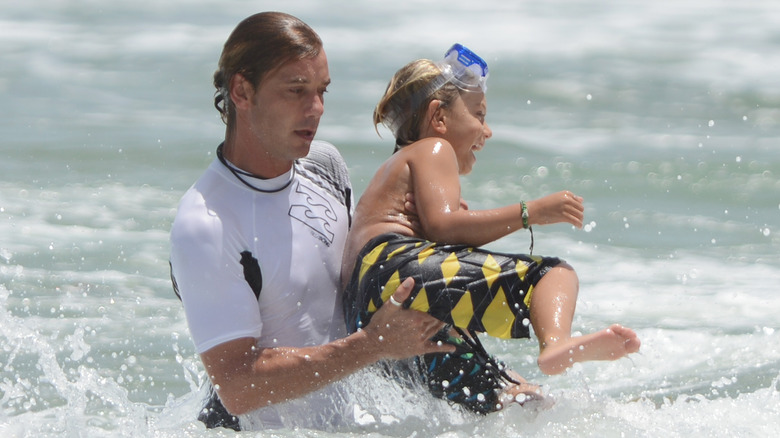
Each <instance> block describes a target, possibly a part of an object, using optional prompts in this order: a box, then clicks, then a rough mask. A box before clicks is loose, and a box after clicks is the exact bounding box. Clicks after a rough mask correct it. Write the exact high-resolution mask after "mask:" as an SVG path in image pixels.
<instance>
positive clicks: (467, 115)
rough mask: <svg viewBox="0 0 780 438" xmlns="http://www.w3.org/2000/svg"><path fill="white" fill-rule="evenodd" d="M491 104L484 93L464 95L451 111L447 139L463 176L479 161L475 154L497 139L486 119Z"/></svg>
mask: <svg viewBox="0 0 780 438" xmlns="http://www.w3.org/2000/svg"><path fill="white" fill-rule="evenodd" d="M486 116H487V100H486V99H485V93H482V92H463V93H460V97H459V98H458V99H456V100H455V102H454V103H453V105H452V107H451V108H450V114H449V120H448V123H447V131H446V133H445V135H444V138H445V139H446V140H447V141H449V142H450V144H452V147H453V149H455V155H456V156H457V158H458V170H459V172H460V174H461V175H466V174H468V173H469V172H471V169H472V167H473V166H474V163H475V162H476V161H477V157H476V156H475V155H474V152H476V151H479V150H481V149H482V148H483V147H484V146H485V141H487V139H488V138H490V137H491V136H492V135H493V131H491V130H490V127H489V126H488V124H487V122H486V121H485V117H486Z"/></svg>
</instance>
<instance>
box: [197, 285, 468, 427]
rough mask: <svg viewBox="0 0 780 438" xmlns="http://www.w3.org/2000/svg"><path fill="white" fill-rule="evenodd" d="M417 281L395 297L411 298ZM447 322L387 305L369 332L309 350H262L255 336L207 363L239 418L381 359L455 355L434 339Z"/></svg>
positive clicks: (220, 349)
mask: <svg viewBox="0 0 780 438" xmlns="http://www.w3.org/2000/svg"><path fill="white" fill-rule="evenodd" d="M413 286H414V280H412V279H407V280H406V281H404V282H403V283H402V284H401V286H399V288H398V290H396V292H395V294H394V297H395V298H396V300H397V301H398V302H403V301H404V300H405V299H406V298H408V296H409V294H410V293H411V291H412V288H413ZM443 325H444V324H443V323H442V322H441V321H439V320H437V319H435V318H433V317H432V316H430V315H428V314H425V313H422V312H418V311H414V310H406V309H402V308H401V307H397V306H394V305H391V304H388V305H386V306H382V307H381V308H380V309H379V310H378V311H377V312H376V313H375V314H374V316H373V318H372V319H371V322H370V323H369V324H368V326H366V328H365V329H363V330H361V331H358V332H356V333H353V334H352V335H350V336H348V337H346V338H343V339H339V340H337V341H334V342H331V343H328V344H325V345H321V346H316V347H305V348H286V347H278V348H258V347H257V346H256V345H255V339H254V338H241V339H236V340H233V341H229V342H225V343H223V344H220V345H218V346H216V347H214V348H212V349H210V350H208V351H205V352H204V353H202V354H201V360H202V361H203V364H204V366H205V367H206V372H207V373H208V375H209V378H210V379H211V383H212V384H213V385H214V388H215V389H216V391H217V394H219V398H220V399H221V400H222V404H223V405H224V406H225V408H226V409H227V410H228V411H229V412H230V413H231V414H233V415H241V414H244V413H247V412H250V411H253V410H255V409H257V408H260V407H264V406H267V405H270V404H274V403H280V402H283V401H286V400H291V399H295V398H298V397H301V396H303V395H305V394H308V393H310V392H312V391H315V390H317V389H320V388H322V387H324V386H326V385H328V384H330V383H332V382H335V381H337V380H340V379H342V378H344V377H346V376H348V375H350V374H352V373H354V372H355V371H358V370H360V369H361V368H363V367H365V366H367V365H370V364H372V363H374V362H376V361H378V360H380V359H404V358H407V357H412V356H417V355H420V354H425V353H435V352H452V351H453V347H452V346H451V345H448V344H441V345H440V344H436V343H433V342H431V341H430V339H431V338H432V337H433V336H434V335H435V334H436V332H438V331H439V330H440V329H441V328H442V327H443Z"/></svg>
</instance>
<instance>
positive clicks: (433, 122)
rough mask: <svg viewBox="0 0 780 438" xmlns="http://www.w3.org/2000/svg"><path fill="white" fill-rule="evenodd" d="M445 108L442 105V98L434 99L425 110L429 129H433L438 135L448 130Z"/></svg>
mask: <svg viewBox="0 0 780 438" xmlns="http://www.w3.org/2000/svg"><path fill="white" fill-rule="evenodd" d="M445 113H446V111H444V108H442V106H441V100H438V99H433V100H432V101H431V102H430V103H429V104H428V109H427V110H426V111H425V120H426V121H427V123H426V124H427V126H428V128H429V129H431V130H433V132H434V133H436V134H437V135H444V134H445V133H446V132H447V121H448V120H447V115H446V114H445Z"/></svg>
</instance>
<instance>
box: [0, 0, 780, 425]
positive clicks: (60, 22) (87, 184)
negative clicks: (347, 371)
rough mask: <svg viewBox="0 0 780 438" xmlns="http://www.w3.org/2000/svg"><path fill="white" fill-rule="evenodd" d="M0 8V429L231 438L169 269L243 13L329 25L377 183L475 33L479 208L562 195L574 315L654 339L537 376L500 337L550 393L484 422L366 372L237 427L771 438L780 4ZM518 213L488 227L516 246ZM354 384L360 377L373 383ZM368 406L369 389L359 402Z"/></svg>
mask: <svg viewBox="0 0 780 438" xmlns="http://www.w3.org/2000/svg"><path fill="white" fill-rule="evenodd" d="M11 3H12V4H6V5H4V6H3V8H2V11H0V45H2V47H3V50H2V52H1V53H0V98H1V102H2V103H0V105H1V108H2V115H3V117H2V118H0V138H2V140H0V151H2V155H1V157H2V160H0V436H3V437H46V436H52V437H53V436H58V437H59V436H69V437H98V436H101V437H102V436H133V437H135V436H149V437H151V436H154V437H182V436H187V437H190V436H193V437H215V436H232V435H233V433H232V431H231V432H228V431H219V430H217V431H214V430H206V429H205V428H204V427H203V426H202V425H201V424H200V423H198V422H197V421H196V420H195V419H194V417H195V413H196V411H197V410H198V408H199V403H200V397H201V396H202V394H201V393H200V390H199V387H200V385H201V383H202V382H203V379H204V378H205V376H204V373H203V370H202V366H201V365H200V362H199V360H198V358H197V356H196V355H195V353H194V349H193V346H192V343H191V341H190V339H189V335H188V331H187V326H186V322H185V321H184V316H183V313H182V310H181V306H180V304H179V302H178V300H177V299H176V297H175V296H174V294H173V292H172V289H171V286H170V280H169V274H168V262H167V260H168V231H169V228H170V224H171V221H172V219H173V217H174V214H175V209H176V205H177V203H178V200H179V198H180V196H181V195H182V194H183V192H184V191H185V190H186V189H187V187H188V186H189V185H190V184H191V183H192V182H194V181H195V179H196V178H197V177H198V176H199V175H200V173H201V172H202V171H203V170H204V169H205V167H206V166H207V165H208V163H209V162H210V161H211V160H213V159H214V149H215V147H216V145H217V144H218V143H219V141H220V140H221V138H222V135H223V130H224V128H223V126H222V125H221V122H220V121H219V119H218V117H217V113H216V111H215V110H214V109H213V108H212V96H213V89H212V86H211V74H212V73H213V71H214V68H215V66H216V61H217V58H218V56H219V52H220V49H221V46H222V44H223V43H224V40H225V39H226V38H227V36H228V34H229V32H230V31H231V30H232V29H233V27H234V26H235V25H236V24H237V23H238V22H239V21H240V20H241V19H243V18H244V17H246V16H248V15H250V14H252V13H254V12H257V11H261V10H270V9H274V10H279V9H281V10H284V11H287V12H290V13H293V14H295V15H297V16H299V17H300V18H302V19H303V20H304V21H306V22H308V23H309V24H310V25H312V27H314V28H315V29H316V30H317V31H318V33H319V34H320V35H321V37H322V38H323V40H324V42H325V49H326V52H327V54H328V57H329V61H330V69H331V75H332V78H333V84H332V86H331V87H330V90H329V93H328V94H327V99H326V115H325V117H324V118H323V121H322V123H321V127H320V130H319V132H318V138H320V139H323V140H327V141H330V142H332V143H334V144H336V145H337V146H338V147H339V149H340V150H341V152H342V154H343V155H344V157H345V158H346V160H347V162H348V163H349V165H350V172H351V176H352V179H353V183H354V185H355V189H356V193H357V194H360V193H361V192H362V190H363V189H364V187H365V184H366V183H367V181H368V179H369V178H370V176H371V174H372V173H373V170H374V169H375V168H376V167H377V166H378V165H379V163H381V161H383V160H384V158H385V157H387V156H388V154H389V153H390V151H391V149H392V141H391V140H390V138H389V134H388V133H387V131H385V130H383V129H380V130H379V132H380V133H381V134H382V137H379V136H378V135H377V133H376V132H375V131H374V128H373V127H372V126H371V111H372V108H373V105H374V104H375V103H376V101H377V100H378V98H379V96H380V94H381V92H382V91H383V90H384V87H385V84H386V82H387V80H388V79H389V78H390V76H391V75H392V74H393V72H394V71H395V70H396V69H397V68H399V67H400V66H401V65H403V64H404V63H406V62H407V61H409V60H411V59H414V58H418V57H429V58H431V57H433V58H436V57H438V56H440V55H441V53H442V52H443V51H444V50H445V49H446V48H448V47H449V46H450V45H451V44H452V43H453V42H456V41H458V42H461V43H463V44H465V45H467V46H469V47H470V48H472V49H473V50H475V51H476V52H477V53H480V54H482V55H483V57H484V58H485V59H486V60H487V61H488V62H489V64H490V68H491V77H490V81H489V90H488V105H489V115H488V122H489V123H490V124H491V127H492V128H493V131H494V137H493V138H492V139H491V140H490V141H489V142H488V144H487V147H486V148H485V150H483V151H482V152H481V153H479V154H478V162H477V165H476V167H475V169H474V172H473V173H472V174H471V175H468V176H466V177H464V178H463V188H464V197H465V198H466V200H467V201H469V204H470V207H471V208H489V207H494V206H499V205H504V204H507V203H510V202H517V201H519V200H521V199H532V198H536V197H540V196H543V195H545V194H548V193H551V192H554V191H558V190H563V189H570V190H572V191H574V192H576V193H578V194H580V195H582V196H583V197H584V198H585V205H586V226H585V227H584V229H582V230H576V229H573V228H572V227H570V226H565V225H552V226H547V227H537V229H536V230H535V247H534V253H538V254H550V255H559V256H561V257H564V258H566V259H567V260H568V261H569V262H570V263H571V264H572V265H573V266H574V267H575V268H576V269H577V271H578V273H579V275H580V279H581V292H580V296H579V300H578V309H577V315H576V317H575V320H574V329H575V330H576V331H579V332H583V333H584V332H589V331H592V330H597V329H600V328H602V327H604V326H606V325H608V324H610V323H613V322H621V323H623V324H625V325H628V326H630V327H633V328H634V329H635V330H636V331H637V332H638V334H639V336H640V338H641V339H642V342H643V344H642V349H641V351H640V353H639V354H636V355H632V356H631V357H629V358H625V359H621V360H619V361H616V362H595V363H587V364H582V365H577V366H575V367H574V368H573V369H571V370H570V371H569V372H567V373H566V374H564V375H562V376H556V377H547V376H544V375H542V374H541V373H540V372H539V371H538V369H537V368H536V365H535V357H536V351H537V348H538V345H537V343H536V341H535V340H528V341H500V340H496V339H489V338H486V339H485V340H484V342H485V343H486V345H487V347H488V349H489V350H490V351H492V352H494V353H495V354H497V355H498V356H499V357H500V358H502V359H503V360H504V361H506V362H507V363H509V364H510V365H511V366H512V367H513V368H515V369H516V370H518V371H519V372H520V373H521V374H523V375H524V376H525V377H526V378H527V379H529V380H531V381H533V382H536V383H539V384H541V385H543V387H544V390H545V392H547V393H548V394H550V395H551V397H552V398H553V399H554V401H555V403H554V404H553V405H552V406H550V407H547V408H544V409H542V408H538V407H537V408H520V407H518V406H513V407H511V408H509V409H507V410H505V411H503V412H501V413H498V414H495V415H491V416H488V417H485V418H475V417H471V416H468V415H465V414H462V413H459V412H456V411H452V410H449V409H445V408H446V406H441V405H438V404H436V403H432V402H430V401H426V399H424V398H414V397H408V394H407V395H405V394H402V393H399V391H398V390H397V389H394V388H392V387H388V386H383V385H385V384H384V383H382V382H378V381H375V380H371V377H370V375H366V374H365V373H364V374H361V375H358V376H355V378H354V379H355V380H356V381H357V382H363V383H364V384H365V385H366V386H372V387H373V388H372V389H371V390H370V392H369V393H368V394H361V395H360V396H362V397H363V400H364V402H365V403H364V405H363V406H362V407H363V408H364V410H360V409H356V411H355V419H354V426H353V427H347V428H343V429H339V430H329V431H317V430H310V429H307V428H305V427H299V428H290V429H283V430H278V431H272V432H245V433H243V434H244V435H246V436H281V437H292V436H315V437H349V436H362V435H365V434H370V435H371V436H376V437H384V436H414V437H422V436H437V437H448V438H449V437H471V436H477V437H493V436H499V437H536V436H545V437H547V436H594V437H604V436H615V437H656V436H658V437H661V436H663V437H688V436H712V437H733V436H751V437H752V436H757V437H764V436H766V437H768V436H777V434H778V432H780V322H778V321H780V319H779V318H778V315H779V314H780V299H778V293H779V292H780V290H779V288H778V284H780V251H779V250H780V81H778V79H777V78H778V77H780V5H778V4H777V2H776V1H775V0H753V1H750V2H739V3H735V2H731V1H725V0H723V1H721V0H704V1H701V0H676V1H666V0H662V1H657V2H640V1H635V0H603V1H599V2H586V1H575V0H550V1H544V2H507V1H503V0H484V1H481V2H465V1H453V2H448V3H443V2H434V1H429V0H413V1H407V2H373V1H368V0H359V1H347V0H339V1H329V2H317V1H314V0H307V1H290V2H270V1H266V2H264V1H253V2H245V1H237V0H232V1H215V0H188V1H184V0H171V1H166V2H158V1H150V0H138V1H135V2H131V3H128V2H111V1H107V0H82V1H75V0H36V1H35V2H11ZM528 245H529V236H528V235H527V234H526V233H524V232H519V233H516V234H514V235H511V236H508V237H506V238H504V239H502V240H500V241H497V242H494V243H493V244H491V247H493V248H495V249H498V250H512V251H525V250H526V249H527V248H528ZM361 379H362V380H361ZM369 406H374V407H371V408H370V409H369Z"/></svg>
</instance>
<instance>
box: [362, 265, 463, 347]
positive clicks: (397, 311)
mask: <svg viewBox="0 0 780 438" xmlns="http://www.w3.org/2000/svg"><path fill="white" fill-rule="evenodd" d="M413 288H414V279H412V278H407V279H406V280H404V282H403V283H401V285H400V286H399V287H398V289H397V290H396V291H395V293H394V294H393V295H392V297H391V299H390V300H388V301H387V302H386V303H385V304H384V305H382V307H381V308H380V309H379V310H377V312H376V313H375V314H374V316H373V317H372V318H371V322H370V323H369V324H368V325H367V326H366V328H365V329H363V330H364V331H365V332H366V334H367V335H368V336H369V337H370V338H372V339H375V340H376V341H378V342H379V343H380V344H381V346H382V352H383V353H382V355H383V357H385V358H386V359H406V358H408V357H412V356H418V355H421V354H426V353H452V352H453V351H455V347H454V346H452V345H449V344H440V343H437V342H433V341H431V338H432V337H433V336H434V335H435V334H436V333H437V332H438V331H439V330H441V329H442V328H444V323H443V322H441V321H439V320H438V319H436V318H434V317H433V316H431V315H429V314H427V313H424V312H420V311H417V310H410V309H404V308H403V307H402V306H401V305H400V303H403V302H404V301H406V299H407V298H409V294H411V292H412V290H413ZM396 303H398V304H396Z"/></svg>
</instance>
